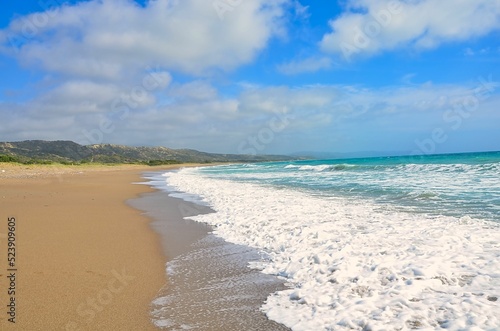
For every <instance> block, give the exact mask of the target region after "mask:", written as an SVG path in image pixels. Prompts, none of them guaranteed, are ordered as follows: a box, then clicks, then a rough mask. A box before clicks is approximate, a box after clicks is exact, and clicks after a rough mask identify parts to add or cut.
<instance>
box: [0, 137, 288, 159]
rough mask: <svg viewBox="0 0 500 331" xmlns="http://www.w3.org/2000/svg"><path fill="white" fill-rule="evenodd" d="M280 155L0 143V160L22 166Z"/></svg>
mask: <svg viewBox="0 0 500 331" xmlns="http://www.w3.org/2000/svg"><path fill="white" fill-rule="evenodd" d="M291 159H292V158H291V157H289V156H281V155H240V154H214V153H205V152H200V151H196V150H191V149H171V148H167V147H131V146H123V145H111V144H99V145H87V146H84V145H79V144H77V143H75V142H73V141H44V140H26V141H18V142H0V161H2V160H4V161H19V162H26V163H44V162H60V163H89V162H100V163H149V164H166V163H190V162H193V163H210V162H264V161H287V160H291Z"/></svg>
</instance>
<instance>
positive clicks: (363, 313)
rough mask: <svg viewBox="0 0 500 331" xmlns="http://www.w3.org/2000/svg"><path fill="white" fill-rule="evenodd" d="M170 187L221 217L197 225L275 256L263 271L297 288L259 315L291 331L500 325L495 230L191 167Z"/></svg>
mask: <svg viewBox="0 0 500 331" xmlns="http://www.w3.org/2000/svg"><path fill="white" fill-rule="evenodd" d="M329 166H331V165H329ZM168 183H169V185H173V186H175V187H177V188H178V189H179V190H181V191H187V192H190V193H193V194H197V195H199V196H201V197H203V198H204V199H205V201H207V202H208V203H209V204H210V205H211V206H212V207H213V209H214V210H215V211H216V213H212V214H206V215H199V216H196V217H194V218H193V219H194V220H196V221H199V222H205V223H208V224H211V225H212V226H214V228H215V234H217V235H219V236H221V237H222V238H225V239H226V240H228V241H231V242H234V243H238V244H243V245H248V246H250V247H255V248H257V249H259V250H262V251H263V252H265V253H266V254H267V256H269V258H270V261H269V262H268V263H267V264H266V265H264V266H261V267H263V270H262V272H265V273H268V274H273V275H277V276H280V277H284V278H286V280H287V282H288V283H289V284H290V285H291V288H290V289H289V290H285V291H281V292H277V293H275V294H274V295H272V296H270V297H268V299H267V301H266V303H265V304H264V306H263V307H262V309H263V310H264V311H265V312H266V313H267V315H268V317H269V318H271V319H273V320H276V321H278V322H280V323H283V324H285V325H287V326H288V327H290V328H291V329H292V330H353V329H354V330H362V329H363V330H381V329H387V328H388V327H389V326H390V327H391V329H401V330H403V329H412V328H425V329H426V330H441V329H442V328H448V329H454V330H458V329H463V328H464V327H465V326H471V327H472V325H473V326H474V327H476V328H477V329H482V330H493V329H497V328H499V327H500V319H499V317H498V302H497V300H498V296H499V295H500V292H499V291H500V273H499V272H498V270H500V260H499V259H498V256H499V255H500V225H499V224H496V223H493V222H486V221H482V220H478V219H472V218H470V217H461V218H457V217H446V216H430V215H425V214H411V213H404V212H396V211H393V210H390V209H384V208H381V207H380V206H377V205H375V204H373V203H371V202H370V201H361V200H360V201H358V202H353V200H346V199H341V198H333V197H328V198H322V197H317V196H311V195H308V194H305V193H301V192H298V191H295V190H292V189H281V190H276V189H274V188H271V187H263V186H260V185H257V184H251V183H238V182H234V181H228V180H218V179H212V178H206V177H204V176H201V175H199V174H198V173H197V171H196V170H194V169H185V170H182V171H180V172H178V173H172V174H171V175H170V176H169V177H168ZM235 192H237V194H235ZM427 193H428V192H425V191H424V192H420V193H418V194H420V195H421V194H424V195H425V194H427ZM417 196H418V195H417ZM471 323H472V325H471Z"/></svg>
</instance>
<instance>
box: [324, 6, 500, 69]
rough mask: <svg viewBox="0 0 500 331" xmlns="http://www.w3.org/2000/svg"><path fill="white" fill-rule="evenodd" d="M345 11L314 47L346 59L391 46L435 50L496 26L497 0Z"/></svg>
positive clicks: (499, 20)
mask: <svg viewBox="0 0 500 331" xmlns="http://www.w3.org/2000/svg"><path fill="white" fill-rule="evenodd" d="M346 9H347V11H346V12H344V13H343V14H342V15H341V16H339V17H337V18H335V19H332V20H331V21H330V22H329V25H330V28H331V29H332V31H331V32H329V33H327V34H325V35H324V36H323V39H322V40H321V43H320V46H321V48H322V50H323V51H325V52H327V53H332V54H339V55H342V56H343V57H344V58H345V59H347V60H350V59H351V58H352V57H355V56H372V55H374V54H377V53H380V52H383V51H386V50H393V49H397V48H405V47H409V48H411V49H416V50H424V49H430V48H435V47H437V46H439V45H440V44H442V43H446V42H453V41H461V40H467V39H469V38H474V37H478V36H484V35H486V34H488V33H490V32H492V31H495V30H498V29H499V28H500V1H498V0H475V1H456V0H414V1H398V0H389V1H383V0H348V2H347V6H346Z"/></svg>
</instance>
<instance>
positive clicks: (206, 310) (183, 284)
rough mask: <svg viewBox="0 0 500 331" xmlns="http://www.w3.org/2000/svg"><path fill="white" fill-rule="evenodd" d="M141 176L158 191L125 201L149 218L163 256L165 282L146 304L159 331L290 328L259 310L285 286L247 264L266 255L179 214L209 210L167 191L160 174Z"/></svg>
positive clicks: (278, 330) (278, 280)
mask: <svg viewBox="0 0 500 331" xmlns="http://www.w3.org/2000/svg"><path fill="white" fill-rule="evenodd" d="M145 178H147V179H148V180H149V182H148V184H149V185H151V184H153V185H152V186H154V187H156V188H157V189H159V190H160V191H158V192H153V193H146V194H143V195H142V196H141V197H140V198H137V199H133V200H130V201H129V204H130V205H132V206H133V207H134V208H136V209H139V210H143V211H144V213H145V214H146V215H148V216H149V217H150V218H151V219H152V220H153V221H152V222H151V223H150V225H151V227H152V229H153V230H155V231H156V232H157V233H158V234H159V235H160V237H161V242H162V247H163V251H164V253H165V255H166V256H167V258H168V262H167V264H166V267H165V269H166V271H165V272H166V273H167V274H168V283H167V284H166V285H165V287H164V288H163V289H161V290H160V291H159V294H158V297H157V298H156V299H155V300H154V301H153V302H152V304H151V318H152V321H153V323H154V324H155V325H156V326H157V327H158V328H159V329H163V330H263V331H266V330H269V331H271V330H272V331H274V330H276V331H280V330H289V329H288V328H286V327H284V326H283V325H281V324H278V323H276V322H274V321H271V320H269V319H268V318H267V316H266V315H265V313H263V312H262V311H261V310H260V308H261V306H262V305H263V303H264V301H265V300H266V298H267V297H268V296H269V295H270V294H271V293H274V292H276V291H281V290H284V289H286V287H285V286H284V281H283V280H280V279H278V278H277V277H276V276H271V275H266V274H262V273H260V272H259V270H256V269H251V268H249V263H251V262H253V263H259V262H263V261H265V257H264V256H262V255H261V254H259V253H258V251H257V250H256V249H254V248H249V247H248V246H242V245H235V244H232V243H228V242H226V241H224V240H223V239H222V238H220V237H217V236H215V235H213V234H212V233H211V232H212V230H213V229H212V227H210V226H208V225H206V224H203V223H199V222H195V221H193V220H190V219H184V217H189V216H195V215H199V214H206V213H211V212H213V210H211V209H210V208H209V207H207V206H203V205H200V204H196V203H194V202H192V201H186V200H183V199H181V198H176V197H172V195H173V196H182V194H180V195H179V194H178V193H174V194H172V192H171V188H168V187H166V186H165V184H164V183H165V181H164V177H161V173H160V174H159V173H148V174H146V175H145ZM183 198H184V199H187V200H189V198H188V197H185V196H183Z"/></svg>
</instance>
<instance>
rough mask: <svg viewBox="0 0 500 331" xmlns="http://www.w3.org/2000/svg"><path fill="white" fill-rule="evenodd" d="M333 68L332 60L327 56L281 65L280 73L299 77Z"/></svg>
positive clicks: (279, 67)
mask: <svg viewBox="0 0 500 331" xmlns="http://www.w3.org/2000/svg"><path fill="white" fill-rule="evenodd" d="M331 67H332V60H331V59H330V58H328V57H326V56H322V57H309V58H307V59H304V60H294V61H290V62H287V63H283V64H280V65H279V66H278V68H277V69H278V71H279V72H281V73H283V74H285V75H297V74H302V73H312V72H316V71H320V70H328V69H330V68H331Z"/></svg>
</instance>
